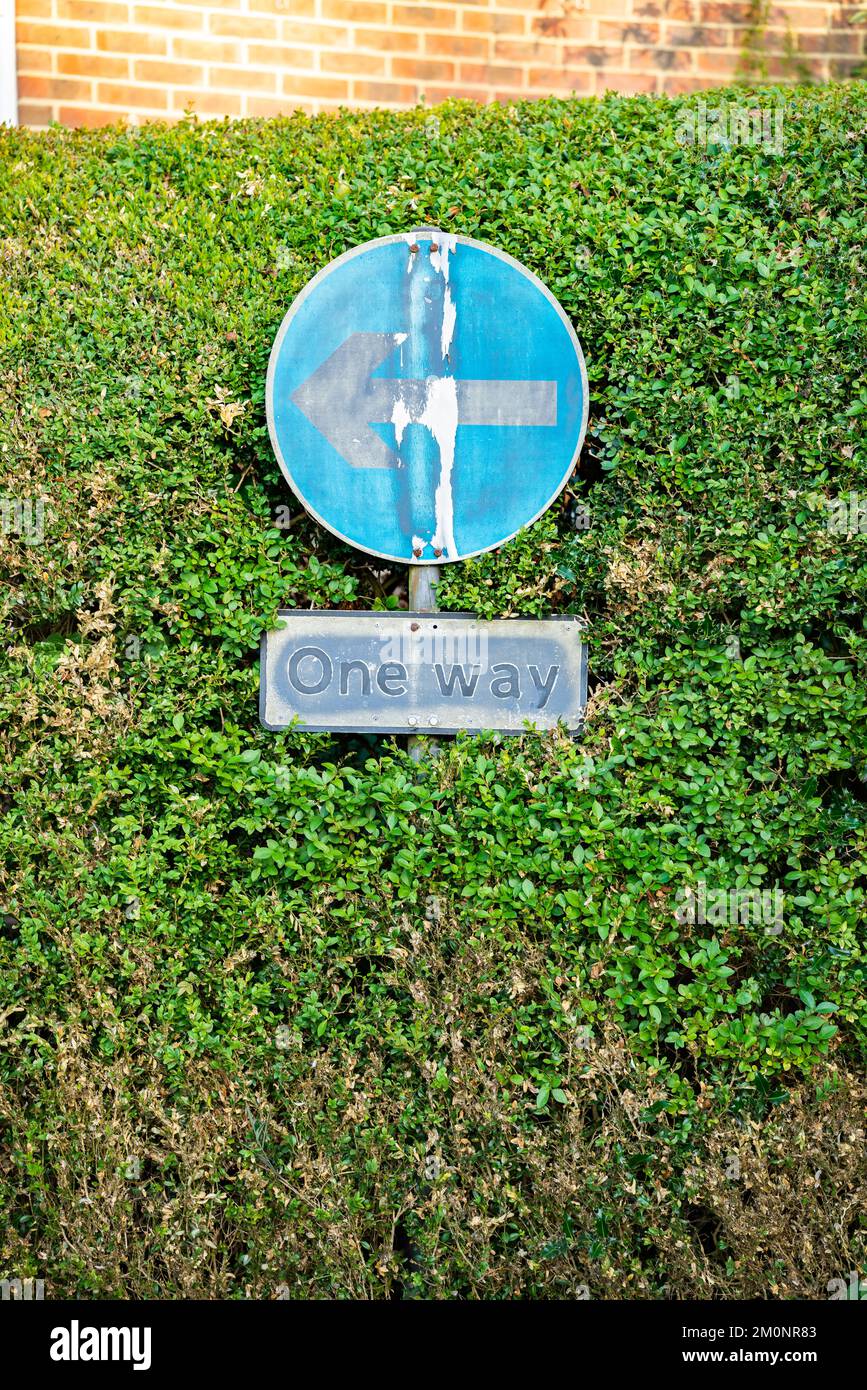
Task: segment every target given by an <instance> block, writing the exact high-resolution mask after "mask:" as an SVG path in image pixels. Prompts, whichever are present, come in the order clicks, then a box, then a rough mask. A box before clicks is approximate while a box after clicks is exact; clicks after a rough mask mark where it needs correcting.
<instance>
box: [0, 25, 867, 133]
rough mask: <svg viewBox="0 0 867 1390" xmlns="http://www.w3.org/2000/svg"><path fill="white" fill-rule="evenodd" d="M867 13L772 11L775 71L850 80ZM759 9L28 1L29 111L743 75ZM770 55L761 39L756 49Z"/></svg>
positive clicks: (389, 102) (236, 111) (396, 101)
mask: <svg viewBox="0 0 867 1390" xmlns="http://www.w3.org/2000/svg"><path fill="white" fill-rule="evenodd" d="M865 3H867V0H861V4H860V5H857V4H838V3H815V4H812V3H809V4H808V3H805V4H800V3H779V4H775V5H771V7H770V12H769V14H768V18H767V25H766V27H765V28H764V31H763V33H762V36H761V41H760V44H759V45H758V46H760V47H761V49H762V50H763V52H764V53H765V54H766V55H767V58H766V65H765V75H766V76H767V77H768V78H770V79H773V80H778V79H782V80H794V79H795V78H796V77H797V76H798V73H799V64H800V70H801V72H802V73H806V72H809V74H810V75H812V76H813V77H816V78H819V79H825V78H828V77H845V76H847V75H848V74H849V73H850V72H851V71H852V70H853V68H855V67H856V66H857V65H858V64H859V63H862V62H863V61H864V58H863V56H862V55H863V53H864V34H865V32H867V26H864V25H860V24H858V25H856V24H854V23H853V20H854V16H855V15H856V14H857V13H858V11H859V9H861V8H863V7H864V4H865ZM753 8H754V7H753V5H751V4H750V3H748V0H741V2H740V3H730V2H729V0H432V3H430V4H427V3H419V0H165V2H164V3H160V0H148V2H147V3H145V0H143V2H142V3H140V4H139V3H136V0H133V2H132V3H125V0H17V15H18V21H17V43H18V94H19V107H20V110H19V115H20V120H21V123H22V124H23V125H33V126H44V125H47V124H48V122H49V121H52V120H55V121H61V122H63V123H64V124H68V125H100V124H104V123H106V122H108V121H115V120H118V119H127V120H130V121H132V122H136V123H137V122H140V121H143V120H148V119H153V118H162V119H166V118H168V119H172V118H177V117H178V116H179V115H180V114H181V113H182V112H183V111H185V110H188V109H192V110H194V111H196V112H197V113H199V114H200V115H201V116H270V115H274V114H276V113H279V112H285V111H289V110H292V109H293V108H296V107H302V108H304V109H305V110H311V111H314V110H322V109H323V108H328V107H334V106H338V105H351V106H372V105H381V106H406V105H411V104H413V103H415V102H417V101H419V100H424V101H426V102H436V101H440V100H442V99H443V98H444V97H447V96H452V95H459V96H469V97H474V98H476V99H478V100H480V101H489V100H508V99H514V98H517V97H528V96H543V95H549V94H552V93H556V94H565V93H570V92H575V93H577V94H579V95H591V94H593V93H598V92H604V91H605V90H606V89H609V88H610V89H613V90H614V91H617V92H670V93H676V92H683V91H694V90H696V89H699V88H702V87H711V86H714V85H719V84H720V83H725V82H728V81H730V80H731V79H732V77H733V76H734V75H735V74H736V72H737V71H738V67H739V62H741V57H742V52H743V49H744V45H745V41H746V40H747V37H748V35H749V32H750V25H751V14H752V11H753ZM753 46H754V47H755V46H756V45H755V44H754V45H753Z"/></svg>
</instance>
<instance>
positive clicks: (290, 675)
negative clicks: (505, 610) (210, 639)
mask: <svg viewBox="0 0 867 1390" xmlns="http://www.w3.org/2000/svg"><path fill="white" fill-rule="evenodd" d="M278 616H279V619H280V621H281V622H282V624H283V626H282V627H280V628H275V629H274V631H272V632H267V633H266V634H265V636H264V637H263V638H262V659H261V687H260V693H259V717H260V719H261V721H262V723H263V725H264V726H265V728H266V729H275V730H276V729H285V728H288V727H289V726H290V725H292V724H294V725H295V727H296V728H300V729H307V730H317V731H320V732H323V733H324V732H332V733H378V734H417V733H430V734H433V733H438V734H456V733H459V732H460V731H461V730H462V729H466V730H476V731H478V730H481V729H490V730H492V731H495V732H498V733H504V734H520V733H522V732H523V731H524V728H525V725H526V723H527V722H529V723H530V724H531V725H533V726H534V727H535V728H537V729H553V728H556V727H557V725H558V724H562V725H564V726H565V728H567V729H570V730H577V729H580V727H581V724H582V721H583V717H584V707H585V705H586V703H587V648H586V644H585V643H584V642H583V641H582V640H581V639H582V624H581V622H580V620H579V619H577V618H545V619H528V618H503V619H498V620H496V621H494V622H483V621H481V620H480V619H478V618H475V617H473V616H472V614H466V613H406V612H401V613H357V612H335V611H330V612H317V611H307V612H292V611H281V612H280V614H279V615H278ZM296 721H297V722H296Z"/></svg>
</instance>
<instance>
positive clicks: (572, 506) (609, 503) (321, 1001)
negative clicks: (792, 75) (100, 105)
mask: <svg viewBox="0 0 867 1390" xmlns="http://www.w3.org/2000/svg"><path fill="white" fill-rule="evenodd" d="M698 101H708V102H710V103H712V104H713V105H716V106H719V105H720V104H725V103H727V102H732V101H737V102H740V103H741V104H743V103H747V104H750V103H755V104H760V105H772V106H774V107H776V106H781V107H783V108H784V127H783V128H784V148H783V150H782V152H774V151H773V150H770V149H768V148H767V147H766V146H762V145H758V146H753V145H734V146H731V145H729V144H726V143H725V142H722V143H720V142H718V143H715V144H710V145H708V146H706V147H704V146H701V145H698V144H690V143H681V142H680V140H679V138H678V136H679V132H682V129H683V116H684V111H685V110H687V109H689V108H690V107H695V105H696V102H698ZM865 128H867V92H865V90H864V89H863V88H859V87H858V86H857V84H856V85H853V86H850V87H845V86H842V87H830V88H824V89H800V90H797V91H781V90H780V91H775V90H773V89H765V90H763V91H761V92H758V93H754V94H753V95H752V96H750V95H748V94H744V93H743V92H735V91H732V92H728V93H725V92H723V93H713V94H704V96H702V97H697V98H690V99H688V100H685V101H667V100H661V99H645V98H635V99H618V98H613V97H611V98H606V99H604V100H598V101H572V102H556V101H545V102H539V103H533V104H525V105H518V106H504V107H494V108H488V109H477V108H475V107H472V106H469V105H466V104H454V105H447V106H443V107H440V108H438V109H437V111H436V113H435V118H432V117H431V115H430V113H427V112H425V111H424V110H422V109H419V110H417V111H413V112H410V113H403V114H389V113H384V112H372V113H363V114H358V113H349V112H346V113H341V114H339V115H337V116H321V117H316V118H314V119H309V118H306V117H301V116H298V117H293V118H291V119H287V120H280V121H275V122H269V123H258V122H241V123H235V124H231V125H226V124H213V125H197V124H196V123H194V122H192V121H184V122H182V123H181V124H180V125H178V126H175V127H173V128H167V127H164V126H158V125H155V126H146V127H143V128H142V129H140V130H131V131H126V132H121V131H119V130H107V131H101V132H98V133H81V132H75V133H72V132H69V131H62V130H59V129H54V130H51V131H49V132H48V133H46V134H28V133H27V132H23V131H3V132H2V133H0V267H2V271H0V273H2V299H0V495H2V496H3V497H5V498H6V499H7V509H6V515H7V526H6V530H7V532H8V534H6V535H5V536H4V537H3V538H2V546H3V550H2V556H3V561H4V565H5V568H6V570H7V573H8V576H9V582H8V584H7V585H6V586H5V588H4V590H3V596H2V603H3V611H2V616H3V623H4V640H3V654H2V664H3V671H4V675H3V682H2V692H0V702H2V703H0V710H2V731H0V745H2V758H3V784H2V790H0V812H2V819H0V849H2V881H0V893H2V903H0V906H2V914H3V915H2V916H0V963H2V979H0V1080H2V1091H0V1208H2V1211H3V1213H4V1220H5V1227H4V1230H3V1235H2V1242H0V1250H2V1263H3V1265H4V1267H3V1268H2V1269H0V1275H2V1274H13V1275H16V1274H17V1275H24V1274H27V1273H31V1274H38V1275H40V1276H43V1277H45V1278H46V1279H47V1281H48V1292H49V1294H50V1295H51V1296H60V1295H62V1294H63V1293H75V1292H78V1293H79V1294H83V1295H88V1296H94V1297H109V1296H117V1295H121V1296H130V1297H142V1298H149V1297H160V1296H162V1297H166V1296H186V1295H190V1296H204V1297H213V1296H235V1297H243V1296H252V1297H270V1296H273V1295H274V1292H275V1290H277V1289H278V1288H279V1287H280V1286H285V1288H286V1290H288V1294H289V1296H291V1297H304V1296H333V1295H336V1296H361V1297H388V1296H392V1297H394V1296H401V1295H402V1296H406V1297H408V1296H414V1297H454V1296H458V1297H480V1298H498V1297H515V1296H530V1297H546V1296H570V1295H574V1294H575V1293H576V1291H580V1290H582V1289H583V1288H586V1290H587V1291H588V1292H589V1293H590V1295H591V1296H593V1297H598V1296H607V1297H621V1298H629V1297H665V1296H683V1297H690V1296H699V1297H700V1296H704V1295H705V1294H713V1295H715V1296H719V1297H732V1296H738V1295H746V1296H767V1295H774V1294H776V1295H777V1296H798V1297H803V1296H811V1295H812V1296H818V1297H824V1296H825V1292H824V1291H825V1288H826V1283H827V1281H828V1280H830V1279H832V1278H835V1277H840V1276H844V1277H845V1276H847V1274H848V1271H849V1270H850V1269H852V1268H855V1267H859V1268H863V1267H864V1265H863V1261H864V1252H863V1230H862V1229H861V1228H860V1227H859V1225H858V1222H857V1220H854V1221H850V1222H849V1223H848V1225H847V1224H846V1223H845V1222H841V1221H840V1220H839V1219H838V1216H837V1213H838V1212H839V1210H842V1209H843V1208H849V1209H851V1208H853V1207H854V1202H853V1198H852V1193H853V1191H854V1185H855V1184H856V1182H857V1164H856V1163H855V1161H854V1160H855V1158H856V1157H857V1150H858V1144H857V1141H854V1140H851V1134H852V1132H853V1131H855V1130H856V1129H857V1126H858V1124H859V1123H860V1122H861V1121H860V1119H859V1116H860V1114H861V1107H862V1106H863V1100H864V1091H863V1086H862V1085H861V1083H860V1082H859V1081H858V1080H857V1078H856V1075H855V1073H856V1072H857V1070H858V1066H859V1059H860V1058H862V1057H863V1049H864V1042H865V1035H867V1006H865V999H864V973H865V942H864V920H865V887H867V788H865V782H864V778H865V775H867V763H865V746H867V745H865V736H867V697H865V684H864V676H865V660H867V634H865V621H864V596H865V590H867V542H865V534H864V530H863V529H859V526H858V516H857V498H858V496H859V494H865V495H867V459H865V450H864V421H865V414H867V377H865V336H867V335H865V326H867V313H865V300H864V275H865V244H864V226H865V223H864V168H865ZM427 223H433V224H436V225H440V226H443V227H446V228H447V229H450V230H455V231H460V232H463V233H466V234H468V235H470V236H473V237H477V238H480V239H482V240H485V241H489V242H492V243H496V244H497V245H499V246H501V247H503V248H504V249H505V250H506V251H508V252H510V253H511V254H512V255H513V256H516V257H518V258H519V259H520V260H521V261H523V262H525V263H526V264H527V265H528V266H529V267H530V268H531V269H532V270H534V271H535V272H536V273H537V274H538V275H539V276H541V278H542V279H543V280H544V281H545V282H546V283H547V284H548V285H549V286H550V288H551V290H552V291H553V292H554V294H555V295H557V297H558V298H559V300H560V302H561V303H562V304H563V306H564V308H565V309H566V311H567V312H568V313H569V314H570V316H571V318H572V320H573V322H574V324H575V326H576V329H577V331H578V334H579V336H580V338H581V341H582V343H583V346H584V350H585V355H586V358H587V364H588V372H589V378H590V389H591V418H590V427H589V433H588V436H587V441H586V445H585V449H584V452H583V456H582V460H581V466H580V468H579V470H578V471H577V473H576V475H575V477H574V479H573V480H572V483H571V485H570V487H569V488H568V489H567V491H566V492H565V493H564V494H563V497H562V498H561V499H560V501H558V503H557V504H555V506H554V507H553V508H552V509H551V511H550V512H549V513H548V514H547V515H546V517H544V518H543V519H542V520H541V521H540V522H538V523H537V524H536V525H535V526H534V527H532V528H531V529H530V530H528V531H527V532H525V533H523V534H522V535H521V536H519V537H518V538H517V539H516V540H515V541H514V542H513V543H511V544H509V545H508V546H505V547H504V548H503V549H502V550H501V551H499V552H498V553H496V554H492V555H488V556H485V557H482V558H480V559H479V560H476V561H472V562H468V563H466V564H463V565H459V566H455V567H452V568H451V569H449V570H448V572H447V574H446V576H445V578H444V580H443V582H442V584H441V587H440V601H441V604H442V605H443V606H444V607H449V608H474V609H476V610H477V611H479V612H481V613H483V614H486V615H496V614H511V613H527V614H545V613H549V612H554V611H556V612H575V613H580V614H583V615H584V616H585V617H586V618H587V619H588V621H589V624H590V642H591V649H590V666H591V671H592V689H593V694H592V700H591V706H590V711H589V718H588V725H587V730H586V734H585V736H584V738H583V740H582V741H581V742H580V743H572V742H570V741H569V740H568V739H566V738H565V737H560V736H553V737H544V738H543V737H539V736H536V735H533V734H528V735H527V736H525V737H522V738H519V739H515V740H512V741H509V740H505V741H503V742H498V741H497V740H495V739H493V738H490V737H487V738H485V737H481V738H477V739H459V740H456V741H453V742H451V743H449V745H448V746H447V747H446V748H445V749H444V751H443V752H442V754H441V755H440V756H439V758H437V759H436V760H435V761H432V762H429V763H426V764H422V765H420V766H418V765H416V764H415V763H413V762H412V761H411V760H410V758H409V756H408V754H407V752H406V750H405V748H404V747H403V746H402V745H401V743H400V741H399V740H394V739H391V740H380V741H376V740H369V741H365V740H358V739H356V740H352V739H349V738H343V737H341V738H336V737H335V738H334V739H330V740H329V739H328V738H326V737H321V736H320V737H308V736H304V735H300V734H297V733H293V732H288V733H283V734H273V733H268V732H265V731H264V730H262V729H261V728H260V727H259V724H258V719H257V687H258V667H257V655H258V652H257V646H258V641H259V637H260V635H261V632H262V631H263V629H264V628H265V627H267V626H268V624H269V623H270V622H271V621H272V619H273V614H274V612H275V609H276V608H277V607H278V606H279V605H287V606H297V607H310V606H313V607H353V606H355V607H377V606H379V607H382V606H390V607H394V606H397V605H398V604H400V603H401V602H405V574H404V573H402V572H401V570H400V569H399V568H394V569H391V570H389V569H386V568H380V567H379V566H378V564H377V563H376V562H371V561H370V560H369V557H365V556H364V555H361V554H360V553H357V552H353V551H351V550H349V549H348V548H347V547H344V546H342V545H341V544H339V543H338V542H337V541H336V540H334V538H332V537H331V536H330V535H328V534H326V533H325V532H324V531H322V530H320V529H319V528H318V527H316V526H315V525H314V524H313V523H312V522H310V521H309V520H308V519H307V518H306V517H305V516H304V515H303V514H302V515H298V514H297V513H298V510H299V509H298V505H297V503H296V502H295V500H294V498H292V497H291V496H290V495H289V494H288V492H287V489H286V487H285V485H284V483H283V482H282V479H281V476H280V474H279V471H278V469H277V466H276V464H275V462H274V459H273V457H272V454H271V450H270V446H269V443H268V435H267V429H266V423H265V412H264V381H265V369H266V363H267V358H268V352H269V349H270V345H271V342H272V340H273V337H274V334H275V331H276V328H277V326H278V324H279V322H280V320H281V318H282V316H283V314H284V312H285V310H286V308H287V306H288V305H289V303H290V302H291V300H292V298H293V296H294V295H295V294H297V292H298V291H299V290H300V289H301V288H302V286H303V285H304V284H305V283H306V282H307V280H308V279H309V278H310V277H311V276H312V275H313V274H314V272H315V271H317V270H318V269H320V268H321V267H322V266H323V265H325V264H326V263H327V262H328V261H329V260H330V259H332V258H333V257H335V256H337V255H338V254H340V253H341V252H343V251H345V250H346V249H347V248H348V247H350V246H353V245H355V244H357V243H359V242H362V241H364V240H366V239H368V238H371V237H375V236H380V235H383V234H387V233H391V232H397V231H405V230H407V229H409V228H410V227H411V226H413V225H421V224H427ZM28 498H29V499H38V498H45V499H46V509H45V519H44V528H45V529H44V539H43V541H42V543H41V544H39V543H27V539H26V538H20V537H19V536H18V535H17V534H16V529H15V523H16V515H17V514H16V513H15V512H14V508H13V509H12V510H10V507H11V505H12V503H11V499H18V500H19V501H20V500H21V499H28ZM853 498H854V499H855V504H856V505H855V508H850V510H849V511H848V512H847V513H846V516H847V518H848V521H849V522H850V523H851V522H852V520H853V517H854V522H855V524H854V525H850V527H849V530H848V531H847V529H846V526H845V525H840V524H839V518H840V516H841V515H842V513H841V511H840V506H841V503H840V501H839V499H846V500H847V505H848V503H849V501H852V500H853ZM835 499H836V500H835ZM287 505H288V507H289V509H290V511H291V513H292V515H291V524H290V525H289V527H288V529H287V528H286V527H284V526H283V525H280V524H278V522H280V521H282V520H283V519H284V518H285V512H283V511H281V509H283V508H285V507H286V506H287ZM10 518H11V520H10ZM835 519H836V523H837V524H834V523H835ZM19 520H20V518H19ZM588 522H589V524H585V523H588ZM864 526H865V527H867V509H865V520H864ZM31 539H35V538H34V537H31ZM402 586H403V588H402ZM701 883H704V884H706V886H707V887H706V893H707V895H708V898H709V900H710V898H711V895H712V894H713V892H714V890H725V891H726V892H735V893H738V892H739V893H741V894H742V895H746V894H750V893H753V894H756V893H758V894H761V893H762V892H765V893H767V894H770V893H773V892H779V893H782V894H783V904H784V906H783V910H782V916H781V919H780V920H779V921H777V920H776V918H775V919H774V920H773V921H770V920H769V919H768V918H767V917H766V918H765V920H763V921H761V922H756V921H752V922H739V921H732V920H730V918H731V906H730V903H729V907H728V918H729V920H719V919H720V917H721V914H720V913H719V912H718V913H717V914H716V917H714V916H713V914H711V917H712V920H710V921H707V922H705V923H704V924H702V923H701V922H699V921H691V920H690V914H689V913H688V912H687V913H685V912H684V911H680V912H678V907H679V906H680V907H681V908H682V907H683V904H684V901H685V899H684V892H685V890H686V889H689V888H692V889H695V890H696V891H698V885H699V884H701ZM743 901H745V899H744V898H743V897H742V898H741V899H740V902H743ZM727 902H728V900H727ZM692 915H693V916H694V915H695V914H692ZM841 1135H842V1136H843V1138H842V1139H841V1138H840V1136H841ZM804 1136H807V1137H806V1138H805V1137H804ZM847 1136H849V1140H848V1141H847ZM844 1141H846V1142H844ZM850 1141H851V1142H850ZM853 1145H854V1147H853ZM734 1159H736V1160H737V1162H736V1163H734V1166H732V1165H733V1160H734ZM735 1169H737V1173H736V1174H735ZM859 1261H860V1262H861V1263H860V1264H859Z"/></svg>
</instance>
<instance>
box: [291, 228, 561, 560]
mask: <svg viewBox="0 0 867 1390" xmlns="http://www.w3.org/2000/svg"><path fill="white" fill-rule="evenodd" d="M395 257H397V259H395ZM266 398H267V409H268V422H269V429H270V432H271V439H272V443H273V445H274V450H275V453H276V455H277V458H278V461H279V463H280V466H281V469H282V470H283V473H284V475H285V476H286V478H287V480H288V481H289V483H290V485H291V486H292V488H293V489H294V490H295V492H296V493H297V495H298V497H299V498H300V499H301V501H302V502H303V503H304V505H305V506H306V507H307V509H308V511H310V512H311V513H312V515H313V516H314V517H315V518H316V519H317V520H318V521H320V522H321V523H322V524H323V525H325V526H327V527H328V529H329V530H331V531H333V532H334V533H335V534H336V535H338V536H340V537H341V538H342V539H344V540H346V541H348V542H349V543H350V544H352V545H355V546H358V547H359V548H360V549H362V550H367V551H369V552H370V553H372V554H375V555H381V556H383V557H385V558H388V559H393V560H403V561H407V562H409V563H411V564H412V563H419V564H425V563H427V564H431V563H447V562H450V561H454V560H458V559H463V558H468V557H470V556H472V555H477V554H480V553H481V552H482V551H484V550H489V549H492V548H494V547H495V546H497V545H500V544H502V543H503V541H505V540H507V539H509V538H510V537H511V536H512V535H514V534H515V533H516V531H517V530H519V529H520V528H521V527H522V526H524V525H527V524H529V523H530V522H531V521H533V520H535V519H536V517H537V516H539V515H540V514H541V513H542V512H543V511H544V510H545V509H546V507H548V506H549V505H550V503H551V502H552V501H553V500H554V498H555V497H556V495H557V493H558V492H559V491H560V489H561V488H562V487H563V485H564V483H565V482H566V480H567V478H568V476H569V474H570V473H571V471H572V468H573V467H574V464H575V462H576V461H577V458H578V454H579V452H580V446H581V442H582V440H583V436H584V431H585V428H586V421H587V380H586V372H585V369H584V361H583V357H582V354H581V348H580V345H579V343H578V340H577V338H576V337H575V334H574V331H573V330H572V327H571V325H570V323H569V321H568V319H567V317H566V315H565V314H564V312H563V310H562V309H561V307H560V306H559V304H557V302H556V300H555V299H554V298H553V296H552V295H551V294H550V292H549V291H548V290H547V289H546V288H545V287H544V285H542V284H541V283H540V282H539V281H538V280H537V279H536V278H535V276H533V275H532V274H531V273H530V272H529V271H528V270H527V269H526V268H525V267H524V266H521V265H520V264H519V263H518V262H517V261H514V260H512V258H511V257H509V256H506V255H505V254H504V253H503V252H501V251H499V250H497V249H496V248H494V247H489V246H485V245H484V244H483V243H480V242H475V241H472V240H470V239H469V238H465V237H461V236H458V235H455V234H447V233H444V232H441V231H438V230H436V229H434V228H421V229H418V230H417V231H413V232H409V233H406V234H402V235H400V236H394V237H383V238H381V239H380V240H378V241H373V242H368V243H366V244H365V245H364V246H360V247H357V248H355V249H354V250H353V251H350V252H348V253H347V254H346V255H344V256H341V257H340V258H339V259H338V260H337V261H334V262H333V263H332V264H331V265H329V266H326V268H325V269H324V270H323V271H321V272H320V273H319V275H317V276H316V277H315V278H314V279H313V280H312V281H311V282H310V284H309V285H308V286H307V287H306V288H305V290H303V291H302V293H301V294H300V295H299V296H298V298H297V299H296V301H295V303H294V304H293V305H292V307H291V309H290V310H289V313H288V314H287V315H286V318H285V319H284V321H283V324H282V325H281V328H280V331H279V333H278V335H277V338H276V340H275V343H274V348H273V351H272V354H271V361H270V364H269V369H268V383H267V392H266Z"/></svg>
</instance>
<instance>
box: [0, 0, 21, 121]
mask: <svg viewBox="0 0 867 1390" xmlns="http://www.w3.org/2000/svg"><path fill="white" fill-rule="evenodd" d="M0 124H5V125H17V124H18V72H17V65H16V62H15V0H0Z"/></svg>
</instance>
